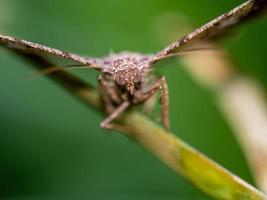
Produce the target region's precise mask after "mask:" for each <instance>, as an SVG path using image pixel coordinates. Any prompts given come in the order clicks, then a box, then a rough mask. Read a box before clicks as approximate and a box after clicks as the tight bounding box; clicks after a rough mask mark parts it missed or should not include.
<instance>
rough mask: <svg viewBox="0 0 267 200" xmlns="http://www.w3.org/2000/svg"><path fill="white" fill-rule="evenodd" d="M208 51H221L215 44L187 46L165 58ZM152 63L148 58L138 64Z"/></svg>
mask: <svg viewBox="0 0 267 200" xmlns="http://www.w3.org/2000/svg"><path fill="white" fill-rule="evenodd" d="M209 51H212V52H214V51H217V52H218V53H221V50H220V48H218V47H215V46H207V47H195V48H188V49H184V50H181V51H180V52H178V53H173V54H169V55H168V56H166V57H165V58H170V57H174V56H183V55H190V54H195V53H201V52H209ZM222 55H224V54H223V53H222ZM152 63H154V60H153V58H152V59H149V60H147V61H145V62H142V63H140V64H139V66H142V65H146V64H152ZM150 67H151V65H150Z"/></svg>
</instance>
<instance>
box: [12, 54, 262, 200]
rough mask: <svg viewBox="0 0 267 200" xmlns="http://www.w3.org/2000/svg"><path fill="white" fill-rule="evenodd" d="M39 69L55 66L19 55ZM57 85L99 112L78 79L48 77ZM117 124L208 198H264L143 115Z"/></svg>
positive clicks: (60, 75) (94, 94)
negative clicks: (125, 128) (126, 128)
mask: <svg viewBox="0 0 267 200" xmlns="http://www.w3.org/2000/svg"><path fill="white" fill-rule="evenodd" d="M17 54H18V55H20V56H21V57H22V58H24V59H26V60H28V61H31V62H32V63H33V64H35V65H34V66H35V67H36V68H38V69H44V68H46V67H49V66H54V65H53V64H52V63H50V62H48V61H46V60H45V59H43V58H42V57H39V56H33V55H30V54H22V53H18V52H17ZM48 77H50V78H51V79H53V80H54V81H55V82H56V83H58V84H59V85H61V86H62V87H64V88H65V89H66V90H68V91H69V92H70V93H71V94H73V95H74V96H76V97H77V98H79V99H80V100H82V101H83V102H84V103H85V104H86V105H88V106H91V107H93V108H95V109H96V110H98V111H100V112H102V106H101V104H100V103H99V102H100V101H99V99H100V98H99V94H98V92H97V91H96V90H95V89H93V88H92V87H91V86H89V85H88V84H87V83H85V82H84V81H82V80H80V79H79V78H77V77H75V76H73V75H71V74H69V73H67V72H64V71H60V72H56V73H54V74H51V75H49V76H48ZM120 121H121V122H122V123H123V124H124V125H126V126H127V127H128V128H129V132H128V133H127V134H125V135H126V136H128V137H129V138H131V139H133V141H135V142H136V143H138V144H140V145H141V146H142V147H144V148H145V149H147V150H148V151H149V152H151V153H152V154H153V155H154V156H156V157H157V158H158V159H159V160H161V161H162V162H164V163H165V164H166V165H167V166H168V167H169V168H171V169H172V170H174V171H175V172H176V173H177V174H179V175H181V176H183V177H184V178H185V179H186V180H188V181H189V182H191V183H192V184H193V185H195V186H196V187H197V188H199V189H200V190H202V191H203V192H204V193H206V194H207V195H209V196H211V197H214V198H216V199H228V200H230V199H235V200H238V199H247V200H250V199H254V200H262V199H267V197H266V196H265V195H264V194H263V193H262V192H260V191H259V190H257V189H256V188H254V187H253V186H251V185H249V184H248V183H246V182H245V181H243V180H242V179H240V178H239V177H237V176H235V175H234V174H232V173H231V172H229V171H227V170H226V169H224V168H223V167H221V166H220V165H218V164H216V163H215V162H214V161H212V160H210V159H209V158H207V157H206V156H205V155H203V154H201V153H200V152H198V151H197V150H195V149H194V148H192V147H191V146H189V145H188V144H186V143H185V142H183V141H182V140H181V139H179V138H177V137H176V136H174V135H173V134H168V133H167V132H166V131H165V130H164V129H162V128H161V127H159V126H158V125H157V124H155V123H153V122H152V121H151V120H149V119H148V118H147V117H145V116H143V115H142V114H140V113H138V112H135V111H132V112H128V113H125V114H124V115H123V116H122V117H121V118H120Z"/></svg>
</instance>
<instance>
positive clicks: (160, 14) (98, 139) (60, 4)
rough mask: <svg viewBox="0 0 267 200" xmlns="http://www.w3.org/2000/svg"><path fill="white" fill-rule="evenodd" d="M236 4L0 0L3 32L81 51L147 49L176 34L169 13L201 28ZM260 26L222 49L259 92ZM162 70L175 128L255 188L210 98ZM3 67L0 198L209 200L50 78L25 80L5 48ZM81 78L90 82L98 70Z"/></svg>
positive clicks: (176, 72)
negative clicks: (112, 129) (251, 78)
mask: <svg viewBox="0 0 267 200" xmlns="http://www.w3.org/2000/svg"><path fill="white" fill-rule="evenodd" d="M241 2H243V1H241V0H227V1H225V0H217V1H214V0H202V1H197V0H194V1H185V0H165V1H164V0H145V1H143V0H135V1H125V0H111V1H104V0H94V1H93V0H91V1H84V0H76V1H63V0H58V1H54V0H46V1H41V0H24V1H21V0H0V32H1V33H5V34H9V35H13V36H17V37H19V38H24V39H27V40H31V41H35V42H39V43H43V44H46V45H48V46H52V47H56V48H60V49H65V50H68V51H71V52H75V53H78V54H81V55H92V56H103V55H106V54H108V53H109V52H110V51H114V52H119V51H123V50H128V51H138V52H143V53H151V52H155V51H157V50H159V49H160V48H162V47H164V46H165V45H167V44H168V42H170V41H172V39H173V38H172V39H171V38H169V36H170V35H172V31H177V30H179V24H178V23H177V24H176V23H175V22H176V21H175V19H176V18H175V17H177V19H178V18H180V17H181V16H184V17H187V19H188V21H189V22H190V23H192V24H193V25H194V26H199V25H202V24H203V23H204V22H206V21H208V20H209V19H212V18H214V17H215V16H217V15H219V14H222V13H223V12H225V11H227V10H229V9H231V8H233V7H234V6H236V5H238V4H239V3H241ZM166 16H173V19H174V21H173V22H171V23H170V21H169V20H166V19H169V18H168V17H167V18H166ZM177 21H179V20H177ZM266 22H267V20H266V18H265V19H260V20H257V21H254V22H252V23H249V24H246V25H244V26H242V27H241V28H240V29H239V31H238V33H237V34H236V35H235V36H233V37H230V38H229V39H228V40H224V41H223V43H222V46H224V47H225V48H227V49H228V50H229V51H230V52H231V55H232V56H233V58H234V60H235V61H236V63H238V64H239V65H240V68H241V69H242V70H244V71H245V72H247V73H249V74H251V75H252V76H254V77H256V78H257V79H259V80H260V81H261V82H262V83H263V84H264V85H265V88H266V86H267V77H266V75H265V74H266V73H267V69H266V67H265V66H267V59H266V52H267V45H266V44H267V37H266V33H267V23H266ZM162 65H164V67H161V68H160V70H159V71H160V73H162V74H164V75H165V76H166V77H167V80H168V82H169V90H170V103H171V124H172V130H173V132H174V133H176V134H178V135H179V137H181V138H182V139H183V140H185V141H186V142H188V143H189V144H191V145H193V146H194V147H196V148H197V149H199V150H201V151H202V152H204V153H205V154H207V155H208V156H210V157H211V158H212V159H214V160H216V161H217V162H219V163H220V164H221V165H223V166H225V167H226V168H227V169H229V170H231V171H232V172H234V173H236V174H237V175H239V176H240V177H242V178H243V179H245V180H246V181H248V182H250V183H251V184H254V182H253V179H252V176H251V173H250V172H249V169H248V167H247V164H246V161H245V159H244V155H243V154H242V152H241V150H240V147H239V145H238V142H237V141H236V140H235V138H234V136H233V134H232V132H231V129H230V128H229V126H228V125H227V123H226V122H225V121H224V119H223V117H222V115H221V113H220V112H219V110H218V108H217V107H216V104H215V102H214V98H215V97H214V96H213V94H212V93H210V92H209V91H207V90H205V89H203V88H201V87H200V86H198V85H197V83H196V82H195V81H194V80H192V79H191V77H190V76H189V75H188V74H187V73H186V72H185V71H184V70H183V68H182V66H181V64H180V63H179V62H177V61H175V60H172V61H170V62H166V63H163V64H162ZM0 66H1V67H0V91H1V92H0V195H1V197H33V198H35V197H63V198H66V197H74V198H90V199H209V198H208V197H206V196H205V195H203V194H202V193H200V192H199V191H198V190H197V189H195V188H194V187H193V186H192V185H190V184H189V183H188V182H186V181H184V180H183V179H182V178H181V177H178V176H176V175H175V174H174V173H173V172H172V171H171V170H169V169H168V168H166V167H165V166H164V165H163V164H162V163H160V162H159V161H158V160H156V159H155V158H154V157H152V156H151V155H150V154H149V153H147V152H146V151H145V150H143V149H142V148H140V147H139V146H137V145H135V144H134V143H132V142H131V141H129V140H128V139H127V138H126V137H124V136H121V135H119V134H116V133H113V134H110V133H109V132H107V131H105V130H102V129H101V128H100V127H99V123H100V121H101V120H102V117H101V116H100V115H99V114H98V113H95V112H94V111H93V110H91V109H88V107H86V106H85V105H83V104H82V103H81V102H80V101H78V100H77V99H76V98H74V97H73V96H71V95H69V94H68V93H67V92H66V91H64V90H62V89H61V88H60V87H59V86H57V85H55V84H54V83H53V82H51V81H50V80H48V79H46V78H38V79H29V74H30V73H31V72H33V69H32V68H31V67H30V66H29V64H28V63H25V62H24V61H22V60H20V59H18V58H16V57H15V56H14V55H12V54H10V53H9V52H7V51H6V50H4V49H2V48H1V49H0ZM78 75H79V76H81V77H83V78H84V79H85V80H88V81H89V82H90V83H92V84H96V76H97V73H96V72H95V71H93V70H92V71H89V70H88V71H85V70H83V71H80V72H78Z"/></svg>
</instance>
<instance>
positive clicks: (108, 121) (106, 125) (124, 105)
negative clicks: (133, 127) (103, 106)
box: [100, 101, 130, 132]
mask: <svg viewBox="0 0 267 200" xmlns="http://www.w3.org/2000/svg"><path fill="white" fill-rule="evenodd" d="M129 105H130V103H129V101H124V102H123V103H122V104H121V105H119V106H118V107H117V108H116V109H115V110H114V111H113V112H112V113H111V114H110V115H109V116H108V117H107V118H106V119H104V121H102V122H101V124H100V126H101V128H105V129H113V130H119V131H122V132H125V131H127V128H126V127H124V126H122V125H119V124H114V123H111V122H112V121H113V120H114V119H116V118H117V117H118V116H119V115H120V114H121V113H123V111H125V110H126V109H127V108H128V107H129Z"/></svg>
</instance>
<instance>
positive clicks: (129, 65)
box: [0, 0, 267, 131]
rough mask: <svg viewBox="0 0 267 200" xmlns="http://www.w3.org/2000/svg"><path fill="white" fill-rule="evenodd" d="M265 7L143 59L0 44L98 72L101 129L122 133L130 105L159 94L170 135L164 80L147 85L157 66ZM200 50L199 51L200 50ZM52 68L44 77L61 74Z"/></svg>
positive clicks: (2, 39) (249, 7) (8, 41)
mask: <svg viewBox="0 0 267 200" xmlns="http://www.w3.org/2000/svg"><path fill="white" fill-rule="evenodd" d="M266 7H267V0H248V1H246V2H245V3H243V4H241V5H239V6H238V7H236V8H234V9H232V10H230V11H229V12H227V13H225V14H223V15H221V16H219V17H217V18H215V19H213V20H212V21H210V22H208V23H206V24H205V25H203V26H201V27H200V28H198V29H196V30H194V31H193V32H191V33H189V34H187V35H185V36H184V37H182V38H181V39H178V40H177V41H175V42H173V43H172V44H170V45H168V46H167V47H165V48H164V49H163V50H161V51H159V52H157V53H154V54H150V55H143V54H140V53H133V52H121V53H118V54H110V55H108V56H106V57H103V58H91V57H83V56H79V55H76V54H73V53H69V52H66V51H62V50H58V49H55V48H50V47H47V46H44V45H41V44H37V43H33V42H29V41H26V40H21V39H16V38H13V37H10V36H6V35H0V44H1V45H3V46H5V47H7V48H11V49H14V50H16V51H19V52H23V53H29V54H32V55H38V56H45V55H46V56H47V55H52V56H56V57H61V58H63V59H66V60H69V61H72V62H75V63H76V64H77V66H76V67H77V68H79V67H81V68H88V69H95V70H98V71H99V72H100V75H99V78H98V82H99V93H100V95H101V98H102V101H103V105H104V108H105V110H106V112H107V115H108V116H107V117H106V118H105V119H104V120H103V121H102V123H101V127H102V128H107V129H119V130H122V129H123V127H122V125H119V124H116V123H114V122H113V121H114V120H115V119H116V118H117V117H118V116H119V115H120V114H121V113H123V112H124V111H125V110H127V109H128V108H129V107H131V106H132V105H137V104H142V103H144V102H146V101H147V100H148V99H150V98H151V97H152V96H154V95H155V93H156V92H158V91H159V92H160V97H159V98H160V105H161V120H162V124H163V127H164V128H165V129H166V130H167V131H169V129H170V123H169V97H168V85H167V82H166V79H165V77H163V76H161V77H157V79H155V80H154V81H153V82H152V83H151V82H149V81H148V77H149V74H151V73H152V71H153V66H154V64H155V63H156V62H158V61H160V60H163V59H166V58H169V57H172V56H177V55H179V54H181V53H182V52H190V51H194V50H196V49H198V47H197V46H198V44H199V43H200V42H203V41H206V40H212V39H215V38H218V37H220V36H222V35H224V33H226V32H228V30H230V29H231V28H233V27H235V26H236V25H238V24H241V23H242V22H245V21H247V20H248V19H250V18H253V17H254V16H256V15H259V14H261V13H262V12H263V11H265V9H266ZM200 49H201V47H200ZM62 69H63V68H58V67H56V68H55V67H54V68H53V67H51V68H48V71H46V72H45V73H51V72H53V71H57V70H62Z"/></svg>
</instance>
